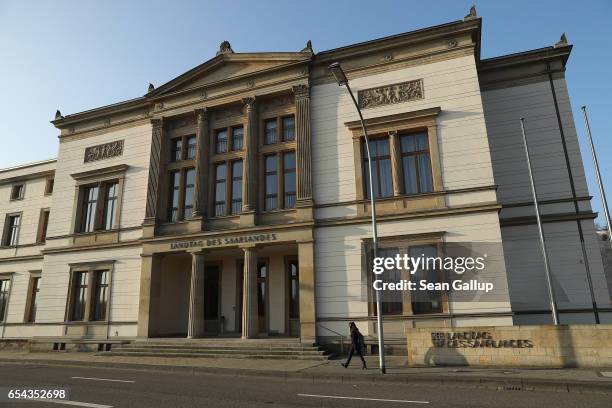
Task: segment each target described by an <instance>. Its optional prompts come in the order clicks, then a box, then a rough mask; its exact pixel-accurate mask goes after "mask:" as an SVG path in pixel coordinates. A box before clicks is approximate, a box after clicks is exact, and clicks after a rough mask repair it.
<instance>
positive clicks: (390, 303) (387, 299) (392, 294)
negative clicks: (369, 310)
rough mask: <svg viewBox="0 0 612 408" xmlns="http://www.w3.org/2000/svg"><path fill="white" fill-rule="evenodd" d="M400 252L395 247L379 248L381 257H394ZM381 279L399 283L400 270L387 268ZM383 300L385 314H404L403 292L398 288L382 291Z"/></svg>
mask: <svg viewBox="0 0 612 408" xmlns="http://www.w3.org/2000/svg"><path fill="white" fill-rule="evenodd" d="M397 254H398V250H397V249H395V248H385V249H379V250H378V254H377V255H378V256H379V257H385V258H387V257H389V258H394V257H395V256H396V255H397ZM379 276H380V278H379V279H380V280H382V281H383V282H385V283H399V282H400V281H401V275H400V271H399V270H398V269H391V270H389V269H385V271H384V272H383V273H382V274H381V275H379ZM381 300H382V314H383V315H394V314H402V309H403V308H402V292H401V291H398V290H387V291H383V292H382V293H381Z"/></svg>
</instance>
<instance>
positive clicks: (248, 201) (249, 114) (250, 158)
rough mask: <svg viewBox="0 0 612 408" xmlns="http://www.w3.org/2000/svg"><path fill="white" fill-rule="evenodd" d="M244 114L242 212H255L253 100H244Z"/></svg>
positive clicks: (255, 151)
mask: <svg viewBox="0 0 612 408" xmlns="http://www.w3.org/2000/svg"><path fill="white" fill-rule="evenodd" d="M242 103H243V104H244V113H245V116H246V123H245V129H244V139H245V140H244V145H245V148H246V155H245V157H244V165H243V179H242V180H243V181H242V211H244V212H250V211H255V207H256V204H255V203H256V197H255V195H256V194H255V192H256V189H255V183H256V182H257V171H256V167H257V111H256V106H255V98H244V99H243V100H242Z"/></svg>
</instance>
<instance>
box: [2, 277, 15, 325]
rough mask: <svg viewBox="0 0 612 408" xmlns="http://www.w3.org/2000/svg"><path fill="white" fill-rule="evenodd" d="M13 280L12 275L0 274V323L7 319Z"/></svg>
mask: <svg viewBox="0 0 612 408" xmlns="http://www.w3.org/2000/svg"><path fill="white" fill-rule="evenodd" d="M12 286H13V280H12V278H11V277H10V276H3V275H0V323H4V322H5V321H6V315H7V314H8V307H9V301H10V299H11V288H12Z"/></svg>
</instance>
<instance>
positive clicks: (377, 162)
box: [361, 137, 393, 199]
mask: <svg viewBox="0 0 612 408" xmlns="http://www.w3.org/2000/svg"><path fill="white" fill-rule="evenodd" d="M369 142H370V146H371V145H372V144H375V145H378V143H379V142H382V143H386V144H387V150H388V153H387V154H386V155H379V154H378V146H376V151H375V152H372V151H371V150H370V155H371V156H372V171H373V172H376V179H375V180H373V182H374V186H373V187H374V188H376V189H377V191H376V198H389V197H393V172H392V167H391V166H392V160H393V159H392V155H393V152H392V151H391V143H390V142H389V138H388V137H372V138H370V140H369ZM365 143H366V142H365V139H362V140H361V149H362V159H361V163H362V164H361V172H362V175H363V184H364V185H363V191H364V197H365V198H366V199H369V198H370V194H371V192H370V191H369V190H370V178H369V168H368V152H367V150H366V149H367V148H366V145H365ZM371 147H372V146H371ZM382 161H388V163H389V175H390V178H389V181H390V183H391V189H390V191H389V192H388V193H387V194H386V195H382V183H381V182H380V181H381V179H382V177H381V162H382Z"/></svg>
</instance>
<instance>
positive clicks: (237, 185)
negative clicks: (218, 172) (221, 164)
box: [232, 160, 242, 214]
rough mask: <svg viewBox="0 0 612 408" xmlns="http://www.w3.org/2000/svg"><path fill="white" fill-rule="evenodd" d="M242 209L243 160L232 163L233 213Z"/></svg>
mask: <svg viewBox="0 0 612 408" xmlns="http://www.w3.org/2000/svg"><path fill="white" fill-rule="evenodd" d="M241 210H242V160H237V161H235V162H233V163H232V214H238V213H240V211H241Z"/></svg>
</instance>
